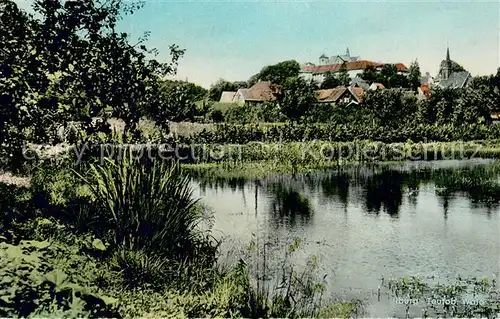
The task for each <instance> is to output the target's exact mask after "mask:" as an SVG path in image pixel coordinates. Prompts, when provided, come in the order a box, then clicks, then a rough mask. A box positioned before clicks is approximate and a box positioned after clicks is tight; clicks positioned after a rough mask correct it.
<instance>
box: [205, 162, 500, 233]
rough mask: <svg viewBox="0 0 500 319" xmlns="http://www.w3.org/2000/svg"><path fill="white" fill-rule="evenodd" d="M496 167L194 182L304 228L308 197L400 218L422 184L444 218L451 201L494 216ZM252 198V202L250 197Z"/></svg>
mask: <svg viewBox="0 0 500 319" xmlns="http://www.w3.org/2000/svg"><path fill="white" fill-rule="evenodd" d="M499 167H500V165H498V164H490V165H476V166H466V167H461V168H456V167H455V168H454V167H451V168H432V167H420V168H412V167H405V166H404V165H403V166H400V167H386V166H377V165H373V166H354V167H349V168H343V169H339V170H335V171H331V170H330V171H318V172H312V173H308V174H302V175H300V174H299V175H296V176H288V175H280V176H275V177H271V178H266V179H262V180H254V181H248V180H245V179H242V178H227V179H224V178H213V177H211V178H203V177H200V176H198V177H196V180H198V181H199V186H200V189H201V190H202V191H203V192H205V191H206V189H207V187H208V188H211V189H215V190H225V189H228V190H231V191H232V192H236V191H237V192H239V193H240V194H241V195H242V201H243V202H244V204H245V205H246V204H247V194H248V193H249V192H250V193H251V192H253V194H251V195H249V196H252V195H253V200H250V202H254V204H253V205H254V206H255V214H257V212H258V206H259V196H260V195H265V196H267V197H269V198H270V204H269V205H267V206H268V209H267V210H268V213H269V214H270V215H271V216H272V217H273V218H271V219H270V220H271V221H272V222H273V223H275V224H276V225H284V224H285V223H288V224H289V225H290V226H295V225H296V224H297V221H298V220H300V221H301V223H307V222H308V221H309V220H310V217H311V215H312V212H313V209H312V206H313V205H312V204H311V203H310V198H311V197H315V198H318V199H319V200H320V202H322V203H326V204H327V205H328V204H335V205H338V204H341V206H342V207H343V209H344V212H347V207H348V205H349V202H350V201H351V202H354V203H356V204H361V205H362V206H363V207H364V211H365V212H366V213H368V214H374V215H377V216H378V215H379V214H380V213H386V214H388V215H389V216H391V217H393V218H398V217H399V215H400V211H401V205H402V204H403V201H404V199H405V198H406V199H407V200H408V203H409V204H410V205H412V206H413V207H417V205H418V201H419V194H420V191H421V188H422V187H423V186H424V185H427V184H429V185H431V187H434V189H435V193H436V196H437V198H438V200H439V202H440V205H441V206H442V212H443V215H444V218H445V219H446V218H447V217H448V214H449V213H450V212H449V210H450V202H451V200H452V199H453V198H454V197H455V196H462V197H463V196H464V195H465V197H466V198H468V199H469V202H470V204H471V205H474V206H475V207H486V208H487V209H488V211H490V212H491V211H494V210H495V209H496V208H498V205H499V203H500V184H499V182H498V180H499V177H500V168H499ZM250 198H251V197H250Z"/></svg>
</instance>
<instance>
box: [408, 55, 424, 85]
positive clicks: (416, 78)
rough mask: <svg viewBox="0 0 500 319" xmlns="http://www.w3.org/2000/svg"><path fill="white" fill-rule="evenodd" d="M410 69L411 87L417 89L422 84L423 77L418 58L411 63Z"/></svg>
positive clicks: (409, 79)
mask: <svg viewBox="0 0 500 319" xmlns="http://www.w3.org/2000/svg"><path fill="white" fill-rule="evenodd" d="M409 71H410V75H409V76H408V81H409V84H410V88H411V89H412V90H414V91H416V90H417V88H418V87H419V86H420V79H421V78H422V73H421V72H420V66H419V65H418V61H417V60H415V61H413V62H412V63H411V65H410V69H409Z"/></svg>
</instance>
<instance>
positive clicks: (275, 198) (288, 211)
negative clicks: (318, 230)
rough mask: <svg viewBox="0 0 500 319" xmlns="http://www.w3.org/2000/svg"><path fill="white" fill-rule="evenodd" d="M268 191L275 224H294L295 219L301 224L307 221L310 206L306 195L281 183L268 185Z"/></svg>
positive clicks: (309, 214)
mask: <svg viewBox="0 0 500 319" xmlns="http://www.w3.org/2000/svg"><path fill="white" fill-rule="evenodd" d="M268 192H269V193H270V194H271V195H272V200H271V204H270V209H271V211H272V215H273V221H274V223H275V226H280V225H282V224H283V223H287V224H288V225H290V226H295V225H296V224H297V220H299V221H300V222H301V224H305V223H307V222H309V220H310V218H311V214H312V208H311V204H310V202H309V199H308V198H307V197H306V196H304V195H301V194H299V193H298V192H296V191H294V190H292V189H290V188H288V187H284V186H283V185H281V184H272V185H270V187H268Z"/></svg>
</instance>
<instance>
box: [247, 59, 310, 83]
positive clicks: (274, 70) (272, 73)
mask: <svg viewBox="0 0 500 319" xmlns="http://www.w3.org/2000/svg"><path fill="white" fill-rule="evenodd" d="M299 72H300V64H299V63H298V62H297V61H295V60H287V61H282V62H279V63H277V64H273V65H268V66H265V67H264V68H262V70H260V72H259V73H257V74H255V75H253V76H252V77H250V79H249V80H248V85H249V86H252V85H254V84H255V83H257V82H258V81H259V80H260V81H271V83H274V84H278V85H283V84H284V83H285V82H286V80H287V79H288V78H290V77H297V76H298V75H299Z"/></svg>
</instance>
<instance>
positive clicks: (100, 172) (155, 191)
mask: <svg viewBox="0 0 500 319" xmlns="http://www.w3.org/2000/svg"><path fill="white" fill-rule="evenodd" d="M90 166H91V173H90V174H89V175H90V177H89V178H87V177H84V176H83V175H81V174H79V173H76V172H75V173H76V174H77V176H79V178H80V179H81V180H82V181H84V183H85V184H86V185H88V186H89V187H90V189H91V192H92V194H93V196H95V198H96V214H99V215H100V216H99V219H100V220H101V221H102V222H103V223H104V225H105V226H104V225H103V227H107V228H108V229H110V230H111V231H112V233H113V234H114V244H115V245H116V246H122V245H123V246H125V247H128V248H133V249H138V250H140V249H147V250H149V251H155V252H157V253H160V254H162V255H163V256H165V257H167V256H168V257H173V258H174V259H184V258H188V257H194V256H195V255H198V253H201V252H202V251H204V252H206V249H209V247H211V246H210V244H208V243H207V242H206V241H205V239H204V238H202V235H201V233H200V232H198V231H197V227H198V225H199V223H200V222H201V221H202V219H203V216H202V213H203V212H202V211H200V210H199V209H196V205H197V200H195V199H194V198H193V195H192V190H191V188H190V186H189V179H188V177H187V176H185V175H184V174H183V173H182V172H181V171H180V168H179V166H178V164H175V163H170V162H165V161H161V162H160V161H159V160H152V161H141V160H139V159H136V158H134V157H133V156H132V151H131V150H130V149H125V150H124V152H122V156H121V157H119V158H114V159H109V158H107V159H106V163H105V164H103V165H99V164H96V165H92V164H91V165H90ZM209 250H210V249H209ZM210 253H214V251H212V252H210Z"/></svg>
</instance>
